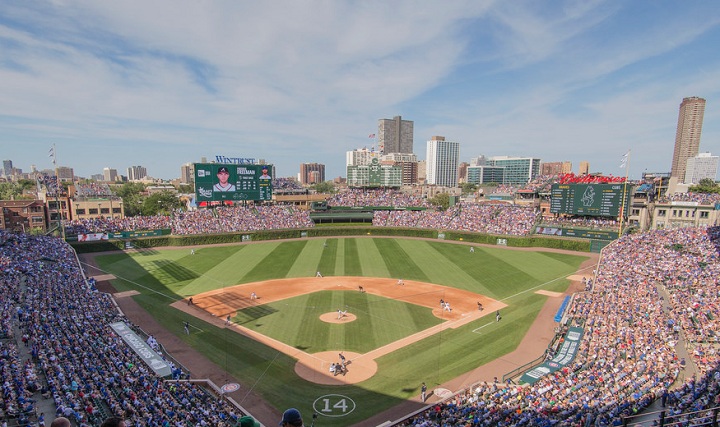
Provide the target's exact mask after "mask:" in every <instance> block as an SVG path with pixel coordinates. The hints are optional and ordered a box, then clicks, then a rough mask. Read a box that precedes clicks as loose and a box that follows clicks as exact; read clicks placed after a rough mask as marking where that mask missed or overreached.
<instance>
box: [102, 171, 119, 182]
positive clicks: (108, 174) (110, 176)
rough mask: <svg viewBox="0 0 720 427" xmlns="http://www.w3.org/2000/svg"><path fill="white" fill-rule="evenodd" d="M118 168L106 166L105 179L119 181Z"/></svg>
mask: <svg viewBox="0 0 720 427" xmlns="http://www.w3.org/2000/svg"><path fill="white" fill-rule="evenodd" d="M117 177H118V176H117V169H111V168H105V169H103V180H104V181H107V182H114V181H117Z"/></svg>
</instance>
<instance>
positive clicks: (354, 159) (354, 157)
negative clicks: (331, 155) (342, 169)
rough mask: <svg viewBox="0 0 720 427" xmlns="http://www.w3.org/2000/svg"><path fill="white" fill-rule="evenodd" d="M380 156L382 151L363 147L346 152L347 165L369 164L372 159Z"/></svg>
mask: <svg viewBox="0 0 720 427" xmlns="http://www.w3.org/2000/svg"><path fill="white" fill-rule="evenodd" d="M378 157H380V152H378V151H373V150H368V149H367V148H361V149H357V150H353V151H347V152H345V166H346V167H347V166H368V165H369V164H370V163H372V159H376V158H378Z"/></svg>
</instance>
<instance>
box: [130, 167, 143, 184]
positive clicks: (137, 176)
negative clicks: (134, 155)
mask: <svg viewBox="0 0 720 427" xmlns="http://www.w3.org/2000/svg"><path fill="white" fill-rule="evenodd" d="M127 174H128V181H140V180H142V179H144V178H145V177H146V176H147V169H145V167H143V166H130V167H129V168H128V169H127Z"/></svg>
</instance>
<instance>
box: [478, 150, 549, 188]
mask: <svg viewBox="0 0 720 427" xmlns="http://www.w3.org/2000/svg"><path fill="white" fill-rule="evenodd" d="M486 165H487V166H496V167H501V168H504V171H503V184H527V183H528V182H529V181H530V180H531V179H533V178H535V177H536V176H538V174H539V173H540V159H536V158H533V157H509V156H495V157H490V158H488V159H487V162H486Z"/></svg>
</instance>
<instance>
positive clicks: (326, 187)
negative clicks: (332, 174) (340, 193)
mask: <svg viewBox="0 0 720 427" xmlns="http://www.w3.org/2000/svg"><path fill="white" fill-rule="evenodd" d="M313 189H314V190H315V191H317V192H318V193H323V194H326V193H327V194H332V193H334V192H335V184H333V183H332V181H323V182H320V183H317V184H315V185H314V186H313Z"/></svg>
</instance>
